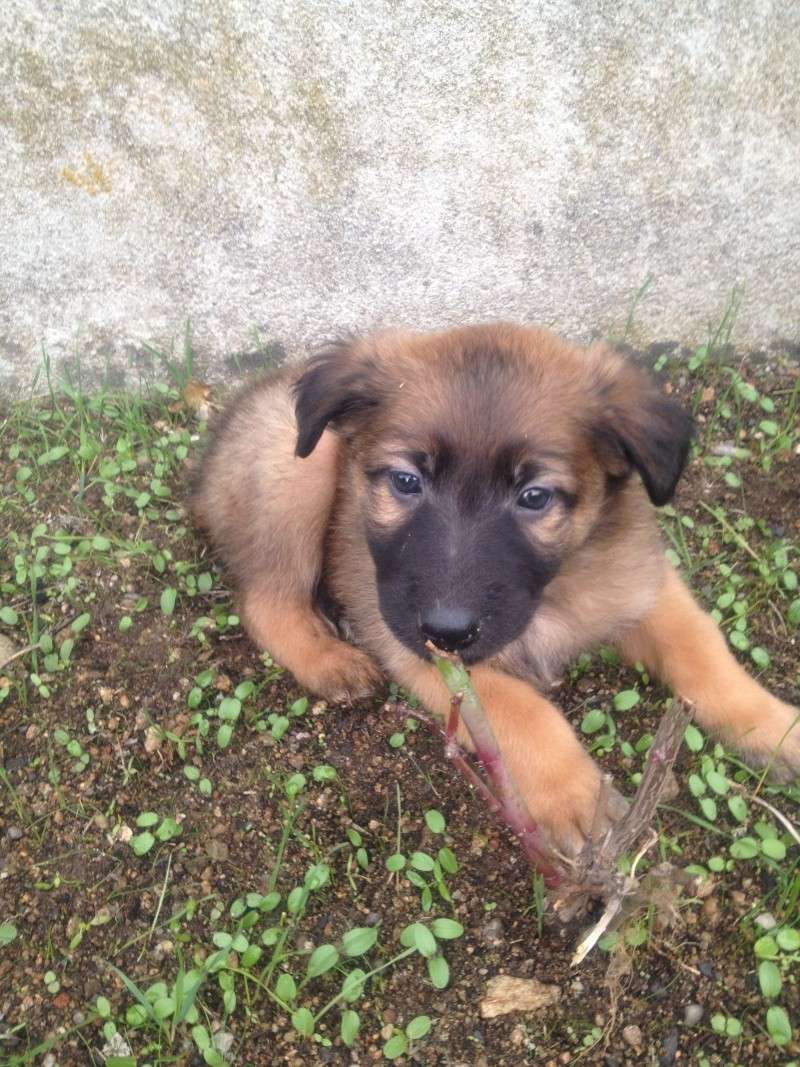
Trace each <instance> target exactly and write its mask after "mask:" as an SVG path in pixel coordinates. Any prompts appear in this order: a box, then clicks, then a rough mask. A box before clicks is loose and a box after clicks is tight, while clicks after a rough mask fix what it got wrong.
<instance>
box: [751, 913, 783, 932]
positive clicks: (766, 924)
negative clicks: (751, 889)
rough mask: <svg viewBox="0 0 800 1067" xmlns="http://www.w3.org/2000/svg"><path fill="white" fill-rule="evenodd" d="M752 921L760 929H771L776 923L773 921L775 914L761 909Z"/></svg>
mask: <svg viewBox="0 0 800 1067" xmlns="http://www.w3.org/2000/svg"><path fill="white" fill-rule="evenodd" d="M754 922H755V924H756V926H760V927H761V929H762V930H773V929H774V928H775V927H776V926H777V925H778V924H777V923H776V921H775V916H774V915H771V914H770V913H769V912H768V911H762V912H761V914H760V915H756V917H755V920H754Z"/></svg>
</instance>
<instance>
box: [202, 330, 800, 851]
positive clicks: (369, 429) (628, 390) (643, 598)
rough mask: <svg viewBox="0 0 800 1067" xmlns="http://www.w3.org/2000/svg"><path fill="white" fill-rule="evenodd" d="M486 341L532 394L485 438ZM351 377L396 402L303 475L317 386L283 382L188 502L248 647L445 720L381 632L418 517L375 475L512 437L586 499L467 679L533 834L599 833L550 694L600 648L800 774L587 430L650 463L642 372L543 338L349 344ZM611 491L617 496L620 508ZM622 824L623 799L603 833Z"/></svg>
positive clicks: (590, 772) (437, 695) (316, 679)
mask: <svg viewBox="0 0 800 1067" xmlns="http://www.w3.org/2000/svg"><path fill="white" fill-rule="evenodd" d="M476 341H478V342H481V343H484V342H485V344H487V345H489V346H495V347H500V348H502V349H503V350H504V351H507V352H509V353H511V354H512V355H513V357H514V358H515V359H517V360H518V361H519V365H520V366H521V367H523V368H524V382H523V384H522V385H520V383H519V382H518V381H517V382H515V383H514V386H513V388H512V387H511V386H510V387H509V390H508V394H507V395H504V396H503V400H502V411H498V412H497V413H496V423H492V424H491V429H490V431H489V432H488V434H484V436H482V437H480V438H476V436H475V432H474V427H475V426H477V425H478V424H479V423H480V419H481V417H483V424H484V425H485V423H486V419H485V415H486V411H485V404H484V403H483V402H484V397H483V396H482V395H481V390H480V389H479V388H475V389H469V388H463V389H462V390H461V391H460V392H456V393H454V392H453V387H452V383H453V381H454V377H455V368H457V367H458V366H459V361H460V360H461V358H462V356H461V352H462V349H463V348H464V346H465V345H467V344H474V343H476ZM343 359H347V360H350V361H351V362H352V363H353V364H359V361H360V362H361V364H364V363H365V361H366V362H368V365H369V367H370V368H372V370H371V371H370V373H372V371H374V373H376V374H378V375H379V376H380V383H381V388H382V389H383V391H384V395H385V398H386V400H385V403H383V404H382V406H381V407H380V408H378V409H377V410H376V411H375V413H374V414H371V415H369V417H367V418H365V419H362V420H361V421H360V422H357V421H356V420H348V419H346V418H345V419H343V420H341V425H340V426H338V432H333V431H331V430H330V429H326V430H325V431H324V432H323V433H322V436H321V438H320V439H319V443H318V444H317V445H316V447H315V448H314V449H313V451H312V452H311V454H310V455H309V456H308V457H307V458H305V459H298V458H297V457H296V456H295V444H296V441H297V425H296V421H295V414H294V410H293V405H292V398H291V386H292V383H293V382H294V381H295V380H296V377H297V375H298V374H299V373H300V372H301V371H302V368H300V369H299V370H298V371H296V372H294V373H292V372H284V373H281V374H279V375H277V376H275V377H273V378H270V379H268V380H266V381H265V382H263V383H261V384H259V385H258V386H256V387H255V388H251V389H250V390H248V391H246V392H245V393H244V394H243V395H242V396H241V397H240V398H239V399H238V400H237V401H235V402H234V403H233V404H232V406H231V408H230V413H229V414H228V415H227V417H226V418H225V419H224V420H223V422H222V425H221V426H220V428H219V429H218V431H217V434H216V438H215V443H214V444H213V445H212V448H211V450H210V451H209V453H208V455H207V457H206V459H205V460H204V463H203V465H202V468H201V470H200V471H199V475H198V478H197V483H196V487H195V490H194V493H193V498H192V500H193V510H194V513H195V515H196V516H197V519H198V521H199V522H200V523H201V524H202V525H203V526H205V527H206V528H207V529H208V531H209V532H210V534H211V536H212V539H213V541H214V542H215V544H216V545H217V547H218V548H219V550H220V552H221V554H222V557H223V559H224V560H225V561H226V563H227V564H228V566H229V568H230V570H231V572H232V575H233V578H234V580H235V582H236V584H237V586H238V589H239V595H240V600H241V612H242V619H243V622H244V625H245V626H246V628H247V630H248V632H249V633H250V635H251V637H252V638H253V640H254V641H255V643H256V644H257V645H258V646H259V647H260V648H264V649H267V650H268V651H269V652H270V653H271V655H272V656H273V657H274V658H275V659H276V660H277V661H278V662H280V663H281V664H283V665H284V666H286V667H287V668H288V669H289V670H291V672H292V673H293V674H294V675H295V677H296V679H297V681H298V682H299V684H300V685H302V686H304V687H306V688H308V689H310V690H312V691H313V692H315V693H319V694H321V695H323V696H325V697H328V698H331V699H340V698H342V697H345V696H350V697H356V696H360V695H363V694H364V693H366V692H368V691H369V690H370V689H371V688H372V687H373V686H374V685H375V683H376V680H377V679H378V677H379V667H378V665H380V668H382V670H383V671H385V672H386V673H387V674H388V675H389V676H390V677H391V678H393V679H394V680H395V681H397V682H398V683H400V684H401V685H403V686H405V687H406V688H408V689H409V690H411V691H412V692H414V693H415V694H416V695H417V696H418V697H419V698H420V699H421V701H422V703H423V704H424V705H425V706H427V707H429V708H430V709H432V710H433V711H435V712H437V713H438V714H445V713H446V711H447V707H448V696H447V693H446V692H445V690H444V686H443V684H442V683H441V681H440V680H439V678H438V675H437V674H436V672H435V671H434V669H433V668H432V667H431V665H430V664H429V663H427V662H426V661H425V660H423V659H421V658H420V657H419V656H417V655H415V654H414V653H413V652H411V651H409V650H408V649H407V648H406V647H405V646H404V645H403V644H401V643H400V642H399V641H398V640H397V638H395V636H394V635H393V633H392V632H391V631H390V629H389V627H388V626H387V624H386V622H385V621H384V619H383V617H382V615H381V611H380V607H379V603H378V593H377V587H376V580H375V565H374V563H373V561H372V558H371V556H370V552H369V550H368V547H367V544H366V540H365V533H364V529H365V521H366V520H367V518H369V519H371V520H372V522H373V523H375V524H377V525H379V526H381V527H383V528H387V529H389V528H393V527H394V526H399V525H400V524H401V523H402V521H403V508H402V506H399V505H398V503H397V501H396V500H395V499H393V498H392V496H391V495H390V494H388V493H387V491H386V487H385V485H381V484H374V483H372V482H371V481H370V479H369V476H368V472H369V471H370V469H372V468H374V467H376V466H380V465H381V464H382V463H384V464H385V462H386V457H387V456H390V457H393V459H394V458H396V457H398V456H399V457H402V455H403V454H404V453H409V452H414V451H423V452H424V451H425V449H426V448H427V446H428V440H429V436H430V433H431V432H433V430H437V431H446V432H447V433H448V434H449V435H450V437H451V438H452V439H453V441H454V442H456V445H457V448H458V449H459V453H460V454H462V455H465V456H469V455H470V454H472V453H474V454H475V455H479V454H481V453H482V451H483V450H487V449H491V448H494V447H495V446H498V445H500V444H502V443H503V441H504V440H505V439H506V438H507V437H508V436H509V434H511V435H512V436H514V437H515V438H519V440H520V441H521V442H522V445H523V446H525V447H528V446H530V447H531V448H534V447H535V449H536V450H538V451H537V454H540V455H543V456H546V457H547V458H546V460H545V461H544V464H543V473H542V475H541V478H540V480H541V481H543V483H544V484H548V480H552V481H553V483H554V484H555V485H558V486H561V487H562V488H566V489H568V490H569V491H570V492H573V493H574V494H575V497H576V499H577V504H576V505H575V507H574V509H573V510H572V511H571V512H569V513H568V512H567V510H566V509H565V508H563V507H554V508H553V510H552V512H551V513H550V514H548V516H547V517H546V519H545V521H542V522H541V523H538V524H536V525H535V526H532V527H531V528H530V531H529V532H527V536H529V537H530V538H531V539H532V541H536V542H537V543H538V544H540V545H541V546H542V547H544V548H551V549H553V550H558V552H559V553H560V554H561V556H562V563H561V566H560V569H559V571H558V573H557V574H556V576H555V578H554V579H553V580H552V581H551V582H550V583H549V585H547V586H546V587H545V590H544V594H543V597H542V600H541V603H540V604H539V606H538V608H537V610H536V611H535V612H534V614H533V615H532V617H531V619H530V623H529V625H528V626H527V629H525V630H524V632H523V633H522V634H521V636H520V637H518V638H517V639H516V640H514V641H511V642H510V643H509V644H508V645H507V646H506V647H505V648H503V649H502V650H501V651H500V652H499V653H498V654H496V655H495V656H494V657H493V658H492V660H491V661H490V662H488V663H481V664H479V665H478V666H476V667H474V668H473V670H472V676H473V680H474V682H475V686H476V688H477V690H478V693H479V695H480V696H481V698H482V700H483V702H484V705H485V707H486V709H487V712H488V714H489V716H490V718H491V720H492V724H493V726H494V728H495V731H496V733H497V736H498V739H499V741H500V744H501V747H502V749H503V751H504V753H505V755H506V758H507V759H508V761H509V763H510V765H511V769H512V772H513V774H514V776H515V778H516V779H517V781H518V782H519V784H520V786H521V789H522V791H523V794H524V796H525V799H526V801H527V803H528V804H529V806H530V809H531V812H532V814H533V815H534V817H535V818H536V819H538V820H539V821H540V822H541V823H542V824H543V825H544V826H545V827H546V828H547V829H548V831H549V832H550V833H551V834H552V835H553V838H554V840H555V841H556V843H557V844H558V845H559V846H560V847H562V848H566V849H572V848H576V847H578V846H579V845H580V843H581V841H582V840H583V839H584V837H585V835H586V834H587V832H588V830H589V827H590V824H591V822H592V819H593V817H594V814H595V811H594V809H595V804H596V798H597V795H598V786H599V772H598V770H597V768H596V766H595V764H594V763H593V762H592V760H591V759H590V758H589V757H588V756H587V755H586V753H585V752H584V750H583V749H582V747H581V746H580V744H579V742H578V741H577V739H576V737H575V735H574V733H573V731H572V729H571V727H570V726H569V725H568V724H567V723H566V721H565V720H564V718H563V717H562V716H561V714H560V712H558V711H557V710H556V709H555V708H554V707H553V705H552V704H550V703H549V702H548V701H547V700H546V699H545V698H544V697H543V696H542V695H541V694H540V692H538V691H537V689H536V688H535V687H536V686H542V685H544V684H546V683H547V682H548V681H550V680H552V679H553V678H554V677H555V676H556V675H557V673H558V671H559V669H560V668H561V666H562V665H563V663H564V662H565V660H567V659H569V658H570V657H572V656H574V655H575V654H576V653H578V652H580V651H582V650H584V649H586V648H587V647H590V646H592V645H595V644H597V643H598V642H600V641H606V642H608V641H611V642H617V643H618V644H619V646H620V648H621V650H622V652H623V654H624V655H625V656H626V657H627V658H628V659H630V660H631V661H642V662H644V663H646V664H647V666H648V668H649V669H651V670H652V671H653V672H655V673H657V674H658V675H659V676H661V677H662V678H664V679H665V680H666V681H667V682H669V684H670V685H671V686H672V687H673V689H674V690H675V692H676V693H679V694H680V695H682V696H685V697H687V698H688V699H690V700H692V701H693V702H695V703H696V705H697V717H698V721H699V722H700V723H701V724H702V725H703V726H704V727H706V728H708V729H709V730H711V731H713V732H714V733H716V734H717V735H719V736H720V737H722V738H724V739H725V740H726V741H729V742H730V743H731V744H734V745H735V746H736V747H738V748H739V749H740V750H743V751H745V752H746V753H747V754H748V755H750V756H752V757H754V758H756V759H758V760H760V761H761V762H768V761H770V760H772V761H773V762H774V764H775V766H776V768H777V769H778V770H779V771H780V773H782V774H784V775H788V774H792V773H797V770H798V768H799V767H800V731H799V730H798V729H795V730H794V731H792V732H789V731H790V730H791V726H792V723H793V721H795V717H796V716H797V714H798V713H797V711H796V709H793V708H791V707H789V706H788V705H786V704H783V703H781V702H780V701H779V700H777V699H775V698H774V697H772V696H770V695H769V694H768V693H766V692H765V691H764V690H763V689H762V688H761V687H760V686H759V685H758V684H757V683H756V682H755V681H753V680H752V679H750V678H749V677H748V676H747V674H746V673H745V672H744V670H743V669H742V668H741V667H740V666H739V664H738V663H737V662H736V660H735V659H734V657H733V656H732V655H731V653H730V651H729V650H728V648H727V645H726V644H725V641H724V639H723V638H722V636H721V634H720V633H719V631H718V629H717V627H716V626H715V625H714V623H713V621H712V620H711V619H710V618H709V616H707V615H706V614H704V613H703V612H702V611H701V610H700V609H699V608H698V607H697V605H696V604H695V602H694V600H693V599H692V597H691V595H690V594H689V592H688V591H687V590H686V588H685V587H684V586H683V584H682V583H681V581H680V579H679V578H678V577H677V575H676V574H675V573H674V572H673V570H672V569H671V567H670V566H669V565H668V564H667V562H666V561H665V559H664V555H663V548H662V546H661V542H660V537H659V533H658V529H657V524H656V520H655V515H654V511H653V508H652V505H651V504H650V501H649V500H648V499H647V495H646V493H645V492H644V489H643V487H642V484H641V482H640V480H639V478H638V476H637V475H635V474H634V475H631V476H629V474H630V465H629V463H628V462H627V459H626V456H625V454H624V453H623V452H621V451H620V450H619V449H618V448H617V447H615V444H614V441H613V439H611V438H609V439H608V440H605V439H603V438H602V437H600V438H597V439H595V438H592V441H594V443H593V444H591V443H589V438H588V437H587V432H586V430H587V426H588V425H589V424H590V423H592V422H593V421H597V420H603V419H608V420H610V421H611V422H612V423H613V422H614V421H615V420H616V421H620V422H622V423H626V424H627V425H629V426H630V432H631V434H632V435H633V436H634V439H635V438H636V435H637V434H638V435H639V438H640V439H641V440H643V441H644V442H645V444H646V442H647V439H648V436H647V435H648V433H649V427H648V426H647V424H646V422H643V419H644V418H645V415H644V409H643V408H642V403H641V397H642V389H643V384H642V383H643V376H642V375H641V372H639V371H638V370H636V369H635V368H632V367H629V365H628V364H627V363H626V362H625V361H624V360H623V359H622V358H621V357H619V356H618V355H615V354H613V353H610V352H609V351H608V350H606V349H604V348H602V347H599V346H598V347H594V348H591V349H589V350H582V349H578V348H575V347H573V346H570V345H568V344H566V343H565V342H563V341H561V340H559V339H558V338H556V337H555V336H553V335H552V334H550V333H548V332H547V331H544V330H537V329H533V328H521V327H513V326H506V325H496V326H491V327H469V328H465V329H461V330H452V331H447V332H444V333H439V334H415V333H393V334H384V335H378V336H377V337H372V338H368V339H365V340H363V341H356V342H353V343H352V344H351V345H349V346H348V347H347V349H346V352H345V353H344V355H343ZM397 462H399V463H401V465H402V459H398V460H397ZM609 476H610V477H611V478H615V479H620V483H619V484H618V485H617V487H616V489H615V491H614V493H613V494H609V492H608V491H607V479H608V477H609ZM626 478H627V480H624V479H626ZM320 578H324V579H325V583H326V586H327V588H328V589H329V590H330V592H331V594H332V595H333V597H334V598H335V600H336V601H337V602H338V603H339V604H340V605H341V607H342V608H343V609H344V614H345V617H346V620H347V626H348V632H349V634H350V635H351V636H352V640H353V643H352V644H350V643H345V642H344V641H342V640H340V639H339V638H338V637H336V636H335V635H334V633H333V632H332V629H331V627H330V626H329V625H328V624H327V623H326V622H325V621H323V619H322V618H321V616H320V615H319V614H318V613H317V611H316V609H315V607H314V592H315V588H316V586H317V583H318V581H319V580H320ZM356 646H357V647H356ZM787 734H788V736H787ZM619 811H620V805H619V800H618V798H617V797H616V796H611V797H610V798H609V802H608V810H607V811H606V812H605V813H604V815H605V818H606V820H611V819H614V818H616V817H617V816H618V814H619Z"/></svg>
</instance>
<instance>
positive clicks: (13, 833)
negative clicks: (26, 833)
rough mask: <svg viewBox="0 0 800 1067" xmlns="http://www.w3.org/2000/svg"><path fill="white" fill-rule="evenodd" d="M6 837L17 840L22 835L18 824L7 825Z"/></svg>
mask: <svg viewBox="0 0 800 1067" xmlns="http://www.w3.org/2000/svg"><path fill="white" fill-rule="evenodd" d="M6 837H8V838H10V839H11V840H12V841H19V839H20V838H21V837H22V830H20V828H19V827H18V826H9V828H8V829H7V830H6Z"/></svg>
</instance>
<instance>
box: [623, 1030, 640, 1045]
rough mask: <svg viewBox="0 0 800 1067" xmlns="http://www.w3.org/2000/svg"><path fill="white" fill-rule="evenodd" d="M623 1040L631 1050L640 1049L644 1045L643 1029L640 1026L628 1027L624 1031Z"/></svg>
mask: <svg viewBox="0 0 800 1067" xmlns="http://www.w3.org/2000/svg"><path fill="white" fill-rule="evenodd" d="M622 1040H623V1041H624V1042H625V1043H626V1044H628V1045H630V1046H631V1048H638V1047H639V1045H641V1043H642V1031H641V1029H640V1028H639V1027H638V1026H626V1027H625V1029H624V1030H623V1031H622Z"/></svg>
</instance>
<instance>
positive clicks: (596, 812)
mask: <svg viewBox="0 0 800 1067" xmlns="http://www.w3.org/2000/svg"><path fill="white" fill-rule="evenodd" d="M523 796H524V799H525V801H526V803H527V805H528V808H529V810H530V813H531V816H532V817H533V819H534V821H535V822H536V823H537V825H538V826H539V828H540V830H541V832H542V834H543V835H544V837H545V839H546V841H547V842H548V844H550V845H551V846H552V847H554V848H555V849H556V850H557V851H558V852H560V853H562V854H563V855H565V856H570V857H574V856H577V854H578V853H579V852H580V851H581V849H582V848H583V846H584V845H585V844H586V842H587V841H588V839H589V838H590V837H591V838H592V840H593V841H594V842H595V843H599V842H600V841H601V840H602V839H603V838H604V837H605V835H606V833H607V831H608V830H609V829H610V828H611V827H612V826H613V825H614V824H615V823H617V822H619V820H620V819H621V818H622V817H623V815H624V814H625V813H626V811H627V810H628V802H627V800H626V799H625V798H624V797H623V796H622V794H621V793H619V792H618V791H617V790H616V789H615V788H614V787H613V786H610V785H609V786H607V785H605V784H604V782H603V776H602V774H601V772H600V769H599V768H598V767H597V765H596V764H595V763H594V762H593V761H592V760H591V759H590V758H589V757H588V756H586V755H585V753H583V752H581V758H580V759H573V760H571V761H570V764H569V766H567V767H564V768H563V774H562V775H561V776H553V777H552V778H551V779H550V781H549V782H548V783H540V784H539V786H538V787H537V785H536V783H529V784H528V788H526V789H525V790H524V791H523Z"/></svg>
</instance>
